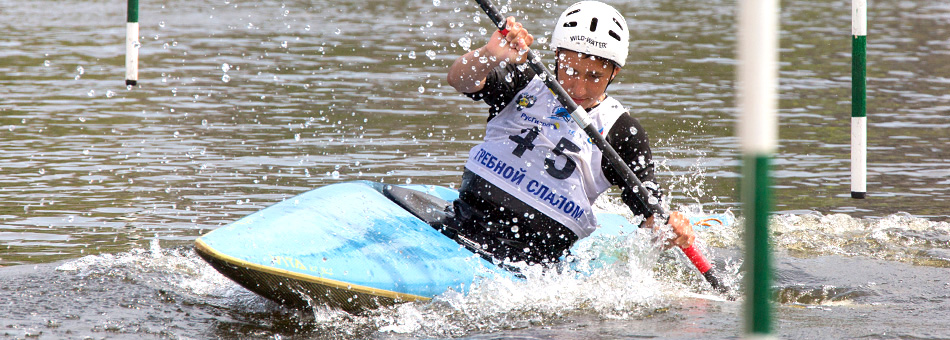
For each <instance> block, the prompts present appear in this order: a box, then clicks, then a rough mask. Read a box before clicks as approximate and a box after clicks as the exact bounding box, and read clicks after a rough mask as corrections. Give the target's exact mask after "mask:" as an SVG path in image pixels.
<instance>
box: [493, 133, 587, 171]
mask: <svg viewBox="0 0 950 340" xmlns="http://www.w3.org/2000/svg"><path fill="white" fill-rule="evenodd" d="M540 132H541V130H540V129H538V127H537V126H535V127H532V128H530V129H522V130H521V133H522V134H525V135H524V136H523V137H522V136H521V135H511V136H508V139H510V140H512V141H513V142H515V144H516V146H515V149H514V150H512V151H511V154H512V155H515V156H518V158H521V156H522V155H524V152H525V151H527V150H531V151H534V146H535V144H534V140H535V139H536V138H538V134H539V133H540ZM564 150H567V151H570V152H578V151H581V148H580V147H578V146H577V145H575V144H574V143H573V142H571V140H569V139H567V138H564V137H561V140H559V141H558V142H557V146H555V147H554V149H551V152H553V153H554V155H556V156H557V157H564V159H565V160H567V161H566V162H565V163H564V167H562V168H560V169H558V168H557V167H556V166H555V160H554V159H551V158H545V159H544V169H545V171H547V173H548V175H551V177H554V178H557V179H565V178H568V177H570V176H571V174H572V173H574V169H576V168H577V163H576V162H574V160H573V159H571V157H568V156H567V155H566V154H564Z"/></svg>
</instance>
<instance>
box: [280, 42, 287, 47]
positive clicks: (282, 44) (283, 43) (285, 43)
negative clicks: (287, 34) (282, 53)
mask: <svg viewBox="0 0 950 340" xmlns="http://www.w3.org/2000/svg"><path fill="white" fill-rule="evenodd" d="M280 47H283V48H287V41H286V40H285V41H283V42H281V43H280Z"/></svg>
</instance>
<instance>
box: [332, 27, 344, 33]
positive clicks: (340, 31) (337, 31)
mask: <svg viewBox="0 0 950 340" xmlns="http://www.w3.org/2000/svg"><path fill="white" fill-rule="evenodd" d="M333 33H336V34H340V33H343V30H341V29H339V28H337V29H336V31H334V32H333Z"/></svg>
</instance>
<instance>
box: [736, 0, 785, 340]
mask: <svg viewBox="0 0 950 340" xmlns="http://www.w3.org/2000/svg"><path fill="white" fill-rule="evenodd" d="M778 47H779V46H778V0H741V1H740V2H739V51H738V57H739V64H738V67H737V68H738V78H739V79H738V80H739V93H738V103H739V121H738V132H739V138H740V139H741V144H742V156H743V162H742V183H741V193H740V194H741V195H742V212H743V214H744V215H745V227H746V232H745V239H746V257H745V263H746V268H748V269H749V271H748V272H747V273H746V275H745V277H746V280H747V282H746V285H745V287H746V288H745V289H746V296H745V304H746V305H745V312H746V317H745V321H746V323H745V324H746V334H745V336H746V338H748V339H771V338H773V336H772V335H771V331H772V330H771V328H772V326H771V323H772V316H771V306H770V298H771V295H772V293H771V290H772V283H771V282H772V280H771V254H770V250H769V210H770V209H771V189H770V188H769V186H770V183H769V166H770V163H771V159H772V154H773V153H774V152H775V150H776V148H777V146H778V117H777V113H776V107H777V103H776V102H777V98H778V96H777V90H778Z"/></svg>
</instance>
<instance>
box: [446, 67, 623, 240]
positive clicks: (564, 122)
mask: <svg viewBox="0 0 950 340" xmlns="http://www.w3.org/2000/svg"><path fill="white" fill-rule="evenodd" d="M624 112H626V111H625V110H624V109H623V107H622V106H621V105H620V103H619V102H618V101H617V100H616V99H613V98H612V97H607V99H605V100H604V101H603V102H602V103H601V104H600V105H599V106H597V107H596V108H595V109H594V110H592V111H591V112H590V116H591V120H592V122H591V125H592V126H594V128H596V129H597V130H598V131H600V133H601V134H604V133H605V132H606V131H610V127H611V126H613V124H614V122H616V121H617V118H619V117H620V116H621V115H622V114H623V113H624ZM601 159H602V153H601V151H600V150H599V149H598V148H597V147H596V146H595V145H593V143H592V141H591V140H590V138H588V137H587V135H586V134H585V133H584V131H583V130H581V129H580V127H579V126H578V125H577V124H576V123H574V122H573V121H572V120H571V118H570V113H569V112H568V111H567V109H565V108H564V107H562V106H561V104H560V103H559V102H558V100H557V97H555V96H554V94H553V93H551V91H550V90H548V88H547V87H546V86H545V85H544V82H543V81H541V79H540V78H538V77H537V76H536V77H534V79H532V80H531V81H530V82H529V83H528V85H527V86H525V88H524V89H523V90H521V92H519V93H518V94H517V95H516V96H515V99H514V101H513V102H511V103H509V104H508V106H506V107H505V108H504V109H503V110H502V111H501V112H499V113H498V114H497V115H496V116H495V117H494V118H492V119H491V120H490V121H489V122H488V125H487V127H486V132H485V141H484V142H482V143H481V144H479V145H477V146H475V147H474V148H472V150H471V151H470V152H469V157H468V161H467V162H466V163H465V167H466V168H467V169H469V170H470V171H472V172H474V173H476V174H477V175H479V176H481V177H482V178H484V179H485V180H487V181H489V182H491V183H492V184H494V185H495V186H497V187H499V188H501V189H502V190H505V191H506V192H508V193H509V194H511V195H512V196H514V197H516V198H518V199H519V200H521V201H523V202H525V203H527V204H528V205H530V206H532V207H534V208H535V209H537V210H538V211H540V212H542V213H544V214H545V215H547V216H549V217H551V218H553V219H554V220H556V221H558V222H560V223H561V224H564V225H565V226H567V227H568V228H570V229H571V230H572V231H574V233H575V234H577V236H578V238H584V237H587V236H588V235H590V234H591V233H592V232H593V231H594V229H596V228H597V219H596V218H595V217H594V214H593V213H592V212H591V204H592V203H593V201H594V200H595V199H597V196H600V194H601V193H603V192H604V191H606V190H607V188H609V187H610V186H611V184H610V182H609V181H608V180H607V178H606V177H604V173H603V171H602V168H601Z"/></svg>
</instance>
